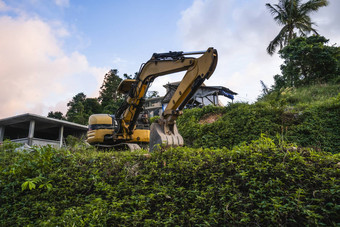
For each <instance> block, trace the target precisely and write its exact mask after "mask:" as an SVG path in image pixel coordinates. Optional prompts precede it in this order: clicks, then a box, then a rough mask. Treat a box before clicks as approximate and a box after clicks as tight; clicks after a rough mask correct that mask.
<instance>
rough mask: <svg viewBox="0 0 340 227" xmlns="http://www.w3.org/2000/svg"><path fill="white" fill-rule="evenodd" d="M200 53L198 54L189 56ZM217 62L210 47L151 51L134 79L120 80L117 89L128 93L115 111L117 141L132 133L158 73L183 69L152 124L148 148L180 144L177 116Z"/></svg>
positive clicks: (159, 74)
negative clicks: (204, 49) (159, 115)
mask: <svg viewBox="0 0 340 227" xmlns="http://www.w3.org/2000/svg"><path fill="white" fill-rule="evenodd" d="M195 54H201V56H200V57H198V58H194V57H188V56H189V55H195ZM216 64H217V51H216V49H214V48H209V49H208V50H207V51H201V52H190V53H184V52H169V53H161V54H153V56H152V58H151V59H150V60H149V61H148V62H146V63H145V64H144V65H143V66H142V67H141V69H140V71H139V73H138V74H137V76H136V78H135V79H127V80H123V81H122V82H121V84H120V85H119V87H118V92H120V93H123V94H127V98H126V100H125V102H124V104H123V105H122V106H121V108H119V110H118V111H117V113H116V118H118V119H117V120H118V122H119V128H118V131H117V133H115V135H114V136H115V137H116V138H115V139H116V140H120V139H121V140H126V139H128V138H127V137H129V136H130V137H131V135H132V134H133V132H134V129H135V126H136V121H137V118H138V116H139V114H140V112H141V111H142V109H143V104H144V101H145V99H144V97H145V94H146V92H147V91H148V88H149V86H150V85H151V83H152V82H153V81H154V80H155V79H156V78H157V77H159V76H163V75H167V74H172V73H176V72H181V71H186V73H185V75H184V77H183V79H182V81H181V82H180V84H179V86H178V88H177V90H176V91H175V93H174V95H173V96H172V98H171V100H170V102H169V104H168V105H167V107H166V109H165V110H164V112H163V114H162V116H161V118H160V120H159V122H157V123H154V124H152V125H151V132H150V150H153V149H154V147H155V146H156V145H157V144H161V145H162V144H163V145H166V146H172V145H177V146H178V145H179V146H181V145H183V139H182V137H181V136H180V135H179V133H178V131H177V127H176V119H177V117H178V116H179V115H180V114H181V113H182V111H181V110H182V109H183V108H184V107H185V105H186V104H187V102H188V101H189V100H190V99H191V97H192V96H193V95H194V94H195V92H196V91H197V89H198V88H199V87H200V86H201V84H202V83H203V82H204V80H206V79H209V78H210V76H211V75H212V73H213V72H214V70H215V68H216Z"/></svg>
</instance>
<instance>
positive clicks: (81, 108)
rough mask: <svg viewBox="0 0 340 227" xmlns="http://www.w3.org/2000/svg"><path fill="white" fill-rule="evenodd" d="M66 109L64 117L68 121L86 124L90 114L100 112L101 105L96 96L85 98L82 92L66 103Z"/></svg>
mask: <svg viewBox="0 0 340 227" xmlns="http://www.w3.org/2000/svg"><path fill="white" fill-rule="evenodd" d="M67 106H68V110H67V113H66V117H67V120H68V121H72V122H75V123H79V124H84V125H85V124H87V121H88V118H89V117H90V115H92V114H97V113H101V112H102V107H101V105H100V103H99V102H98V99H96V98H86V95H85V94H84V93H82V92H81V93H78V94H77V95H75V96H74V97H73V99H72V100H71V101H70V102H68V103H67Z"/></svg>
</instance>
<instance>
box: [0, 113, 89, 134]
mask: <svg viewBox="0 0 340 227" xmlns="http://www.w3.org/2000/svg"><path fill="white" fill-rule="evenodd" d="M31 120H35V121H39V122H42V123H45V124H49V125H56V126H61V125H63V126H64V127H67V128H71V129H78V130H87V126H86V125H81V124H77V123H73V122H69V121H64V120H59V119H54V118H50V117H44V116H40V115H37V114H31V113H26V114H21V115H16V116H13V117H8V118H3V119H0V126H6V125H13V124H18V123H23V122H28V121H31Z"/></svg>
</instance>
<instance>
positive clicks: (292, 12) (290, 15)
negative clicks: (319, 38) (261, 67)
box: [266, 0, 328, 55]
mask: <svg viewBox="0 0 340 227" xmlns="http://www.w3.org/2000/svg"><path fill="white" fill-rule="evenodd" d="M327 5H328V0H308V1H307V2H305V3H302V1H301V0H279V3H278V4H274V5H271V4H269V3H267V4H266V7H267V8H268V10H269V12H270V13H271V14H272V15H273V17H274V20H275V21H276V22H277V23H278V24H279V25H280V26H283V27H282V29H281V31H280V32H279V34H278V35H277V36H276V37H275V38H274V39H273V40H272V41H271V42H270V43H269V45H268V47H267V52H268V53H269V54H270V55H273V54H274V53H275V51H276V48H277V47H278V46H280V49H282V48H283V47H284V46H286V45H287V44H288V43H289V42H290V40H292V39H293V38H296V37H297V35H298V34H297V33H299V35H300V36H303V37H306V36H307V35H308V34H309V33H311V32H312V33H314V34H318V33H317V31H316V30H315V29H314V28H313V27H312V26H313V25H314V23H313V22H312V21H311V18H310V16H309V14H310V13H312V12H314V11H317V10H318V9H319V8H320V7H323V6H327Z"/></svg>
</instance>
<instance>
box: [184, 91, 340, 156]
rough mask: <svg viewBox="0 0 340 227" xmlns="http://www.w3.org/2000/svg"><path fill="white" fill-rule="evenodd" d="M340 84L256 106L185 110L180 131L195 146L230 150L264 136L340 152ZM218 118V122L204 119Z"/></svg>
mask: <svg viewBox="0 0 340 227" xmlns="http://www.w3.org/2000/svg"><path fill="white" fill-rule="evenodd" d="M339 93H340V86H339V85H323V86H309V87H303V88H299V89H292V88H291V89H286V90H283V91H278V92H272V93H271V94H269V95H267V96H265V97H263V98H262V99H261V100H259V101H258V102H256V103H254V104H248V103H234V104H230V105H228V106H227V107H213V106H207V107H204V108H203V109H191V110H185V111H184V114H183V116H181V117H180V118H179V119H178V121H177V125H178V129H179V131H180V133H181V135H182V136H183V138H184V140H185V142H186V144H188V145H190V146H193V147H196V148H198V147H215V148H222V147H227V148H229V149H231V148H232V147H234V146H235V145H238V144H240V143H242V142H250V141H252V140H254V139H256V138H257V137H258V136H259V135H260V134H261V133H265V134H266V135H267V136H268V137H270V138H272V139H273V140H275V141H277V140H278V139H279V138H284V139H285V140H287V141H289V142H294V143H297V144H298V145H300V146H304V147H314V148H315V149H317V150H327V151H330V152H334V153H338V152H340V131H339V128H340V95H339ZM213 116H217V117H216V118H215V120H214V121H212V122H209V121H205V120H204V119H206V118H208V117H213Z"/></svg>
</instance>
